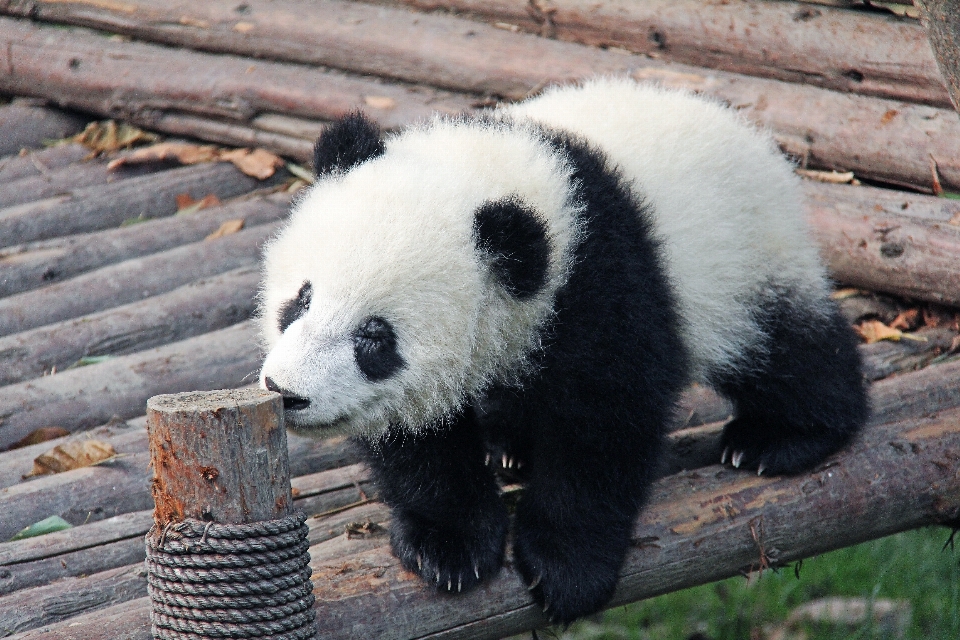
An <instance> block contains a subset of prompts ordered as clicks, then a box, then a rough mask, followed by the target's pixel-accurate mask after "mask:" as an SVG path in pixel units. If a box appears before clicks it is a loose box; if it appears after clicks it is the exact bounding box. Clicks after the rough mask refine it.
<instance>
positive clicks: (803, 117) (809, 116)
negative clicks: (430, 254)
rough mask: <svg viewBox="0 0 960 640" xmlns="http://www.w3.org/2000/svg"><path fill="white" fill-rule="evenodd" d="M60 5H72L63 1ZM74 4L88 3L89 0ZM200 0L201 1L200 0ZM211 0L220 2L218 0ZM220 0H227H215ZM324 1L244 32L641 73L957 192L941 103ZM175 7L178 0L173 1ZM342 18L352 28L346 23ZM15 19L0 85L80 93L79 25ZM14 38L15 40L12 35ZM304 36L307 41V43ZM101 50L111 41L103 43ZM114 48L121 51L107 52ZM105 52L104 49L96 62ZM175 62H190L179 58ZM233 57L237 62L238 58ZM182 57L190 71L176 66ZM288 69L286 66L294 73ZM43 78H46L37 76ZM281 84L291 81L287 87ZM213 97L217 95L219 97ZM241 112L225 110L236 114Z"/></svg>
mask: <svg viewBox="0 0 960 640" xmlns="http://www.w3.org/2000/svg"><path fill="white" fill-rule="evenodd" d="M69 4H70V5H71V6H72V4H73V3H69ZM86 6H87V8H89V5H86ZM131 6H136V5H131ZM203 6H206V3H204V4H203ZM216 6H218V7H220V6H221V4H220V3H218V4H217V5H216ZM222 7H227V4H226V3H225V0H224V2H223V3H222ZM324 7H325V8H330V9H336V12H334V13H332V14H330V13H328V12H324V13H323V14H322V15H317V14H316V13H315V12H314V13H310V14H308V15H311V20H305V19H304V18H303V15H305V14H296V15H295V16H294V17H293V18H291V20H294V19H295V20H296V22H295V23H294V24H295V26H296V28H294V27H293V26H290V25H287V26H286V27H284V25H283V23H281V22H280V19H279V18H277V21H276V22H271V19H270V18H269V17H267V16H273V15H275V13H276V12H279V7H278V6H276V5H274V4H271V5H270V9H269V11H264V12H261V13H263V14H264V15H263V16H261V15H260V14H259V13H258V14H257V16H258V17H257V18H256V22H255V23H249V24H255V27H256V28H255V29H253V31H256V30H257V29H260V28H263V29H267V27H270V28H271V29H273V31H271V33H272V34H273V35H274V36H276V38H275V39H279V40H281V42H282V43H283V45H284V47H283V51H281V52H280V53H281V54H282V53H284V52H289V51H290V50H294V49H295V50H303V51H307V50H320V49H321V48H320V46H319V44H317V42H318V41H316V40H314V39H313V38H312V37H310V34H308V37H306V39H305V40H304V36H302V35H300V34H301V30H302V29H306V27H305V26H304V25H305V24H309V23H311V22H316V23H317V24H321V23H323V24H326V23H325V22H324V21H325V20H329V19H331V17H330V16H331V15H333V16H335V17H336V18H338V19H339V21H338V22H337V25H338V26H337V28H332V27H331V29H330V30H329V33H324V36H323V38H324V39H323V40H322V42H327V43H329V45H328V47H324V48H323V49H322V50H323V51H326V50H327V48H329V49H331V50H335V51H336V52H337V53H336V56H337V57H336V59H330V60H327V61H326V64H335V65H337V66H340V67H341V68H344V69H348V70H351V71H357V72H362V73H371V74H373V73H375V74H377V75H382V76H389V77H393V78H400V79H403V80H406V81H411V82H431V83H437V84H442V85H443V86H446V87H449V88H454V89H458V90H461V91H472V92H487V93H493V94H496V95H500V96H503V97H506V98H510V99H515V98H522V97H524V96H526V95H528V94H529V93H531V92H535V91H537V90H539V89H540V88H541V87H543V86H545V85H546V84H549V83H554V82H566V81H571V80H576V79H581V78H585V77H590V76H594V75H597V74H632V75H633V76H634V77H636V78H638V79H641V80H648V81H655V82H659V83H661V84H664V85H667V86H671V87H678V88H685V89H688V90H694V91H701V92H704V93H707V94H709V95H713V96H715V97H717V98H720V99H721V100H724V101H726V102H728V103H730V104H731V105H734V106H735V107H737V108H738V109H740V110H741V111H742V112H743V113H744V114H745V115H746V116H747V117H748V118H749V119H751V120H753V121H755V122H757V123H759V124H761V125H762V126H764V127H767V128H769V129H771V130H772V131H773V132H774V133H775V134H776V136H777V137H778V140H779V141H780V143H781V145H783V146H784V147H785V149H787V150H788V152H790V153H791V154H793V155H795V156H797V157H798V158H801V160H803V162H804V163H805V164H809V165H810V166H814V167H823V168H828V169H839V170H844V171H846V170H853V171H856V172H857V174H858V175H859V176H861V177H865V178H869V179H874V180H879V181H884V182H889V183H892V184H899V185H906V186H910V187H911V188H917V189H927V190H928V191H929V190H932V177H931V169H930V159H931V157H933V158H934V159H935V161H936V163H937V166H938V172H939V178H940V183H941V184H942V186H943V188H945V189H948V190H950V189H952V190H956V191H960V152H958V150H957V146H956V145H955V144H953V141H954V140H957V139H960V121H958V120H957V118H956V117H955V115H954V114H953V113H952V112H951V111H949V110H946V109H939V108H934V107H929V106H925V105H916V104H908V103H903V102H899V101H894V100H883V99H876V98H870V97H866V96H860V95H854V94H841V93H837V92H834V91H829V90H825V89H820V88H817V87H812V86H804V85H798V84H792V83H787V82H781V81H775V80H767V79H760V78H752V77H749V76H743V75H738V74H733V73H729V72H724V71H713V70H705V69H702V68H697V67H690V66H686V65H682V64H673V63H663V62H658V61H654V60H650V59H647V58H645V57H641V56H637V55H623V54H621V53H615V52H612V51H602V50H599V49H595V48H592V47H585V46H582V45H577V44H574V43H568V42H559V41H554V40H548V39H545V38H539V37H537V36H533V35H530V34H525V33H511V32H509V31H504V30H502V29H497V28H494V27H492V26H489V25H485V24H481V23H476V22H470V21H466V20H463V19H460V18H455V17H450V16H442V15H423V14H418V13H413V12H408V11H399V10H392V11H391V10H389V9H387V8H383V7H369V6H367V5H363V4H361V3H335V2H333V0H328V2H327V3H324ZM186 9H187V8H186V7H184V10H186ZM228 9H229V11H232V10H233V6H232V5H230V6H229V7H228ZM305 10H306V9H305ZM194 11H196V10H194ZM178 15H180V14H178ZM182 15H187V16H189V15H192V14H190V13H185V14H182ZM276 15H280V14H279V13H276ZM357 16H359V17H357ZM351 17H352V18H351ZM348 18H349V19H348ZM225 20H226V19H225ZM178 21H179V18H178V19H177V20H176V21H174V23H163V25H164V26H163V28H164V29H169V30H173V31H176V29H177V28H179V27H178V26H177V24H178ZM188 21H189V20H188ZM318 21H319V22H318ZM161 22H162V21H161ZM201 22H202V21H201ZM351 23H352V24H353V26H352V27H351V26H349V25H351ZM227 25H228V22H224V25H223V27H222V29H232V28H233V22H229V26H227ZM244 28H246V27H244ZM25 29H27V27H25V26H24V25H21V24H11V23H10V21H4V20H0V45H2V44H3V43H4V42H9V46H10V47H11V51H13V55H14V56H15V57H17V59H18V60H19V59H20V58H19V57H18V56H20V54H19V53H18V52H23V56H21V57H24V58H25V59H24V60H22V61H21V62H20V64H19V66H16V65H15V68H16V69H17V72H16V73H17V74H18V75H17V77H16V78H14V79H13V80H11V79H10V78H9V77H5V76H3V75H0V89H2V88H3V86H4V84H5V83H7V82H9V83H12V84H15V85H16V86H18V87H20V88H19V89H17V90H19V91H23V92H33V93H34V94H43V95H47V94H49V95H50V96H51V97H53V96H71V98H70V99H71V100H79V101H83V95H84V94H85V92H89V91H90V85H91V83H94V79H93V78H89V77H86V76H82V74H74V75H71V76H69V77H64V76H62V74H57V75H56V76H55V77H54V73H53V70H54V69H58V68H62V66H63V65H67V63H68V62H69V59H71V58H75V57H77V56H82V55H86V54H81V53H80V51H81V50H84V51H86V49H83V47H88V48H89V47H92V46H94V45H92V44H89V43H88V42H87V40H86V39H85V35H84V34H76V33H71V34H69V35H64V34H63V32H62V31H61V32H58V34H57V39H56V45H57V47H59V48H60V49H57V51H60V50H62V51H63V53H62V54H60V53H57V54H56V55H54V51H52V50H49V49H50V47H48V48H44V49H43V50H42V53H41V52H39V51H36V52H34V53H30V55H27V52H26V49H24V48H25V47H30V46H34V45H32V44H31V43H33V42H34V41H35V40H40V39H42V37H43V35H44V34H45V33H46V32H47V29H44V28H36V27H30V29H33V31H31V30H29V29H27V30H25ZM201 31H202V34H201V36H198V37H203V38H207V37H209V36H210V34H209V33H207V31H209V29H207V30H201ZM253 31H251V33H252V32H253ZM4 34H6V35H4ZM281 36H282V37H281ZM283 38H286V39H285V40H284V39H283ZM24 39H26V43H25V44H23V43H21V40H24ZM305 42H309V45H308V44H305ZM259 44H263V43H262V42H260V43H259ZM81 45H82V46H81ZM51 46H52V45H51ZM95 46H96V48H97V49H96V50H97V52H98V53H97V55H98V56H99V55H101V54H100V53H99V52H100V51H101V49H102V48H103V47H116V52H117V59H114V58H110V60H109V63H110V65H115V66H116V67H117V68H116V69H115V70H113V71H112V72H110V73H104V76H103V77H115V76H116V77H127V76H131V77H132V76H146V77H150V76H149V74H148V72H147V69H146V67H144V68H142V69H141V68H140V67H139V66H137V69H138V70H137V71H133V70H132V68H133V67H134V65H135V64H136V65H147V64H149V62H150V60H151V59H152V56H156V55H157V54H156V52H155V51H154V50H153V49H150V47H149V45H141V44H139V43H104V42H103V39H102V38H97V39H96V45H95ZM231 46H233V41H231ZM278 46H279V45H278ZM68 49H69V51H68ZM110 50H111V51H113V49H112V48H111V49H110ZM30 51H34V50H33V49H31V50H30ZM248 51H250V52H251V53H254V54H256V55H267V54H264V53H263V52H262V51H261V50H259V49H257V50H253V49H249V48H248ZM121 52H122V53H121ZM176 54H177V55H178V56H180V55H182V56H183V60H184V63H183V64H184V65H186V66H184V67H183V68H184V69H185V71H184V73H183V74H182V75H183V76H184V77H191V74H192V76H198V77H202V76H203V74H204V73H206V71H205V70H206V69H207V68H211V67H214V68H215V67H216V64H215V62H216V60H208V58H216V59H217V60H219V59H220V58H224V59H226V58H227V57H226V56H212V55H211V54H200V53H193V52H186V51H182V52H181V51H178V52H176ZM164 55H165V56H166V58H167V59H164V60H163V62H164V70H163V74H164V75H163V77H164V78H168V77H171V76H170V74H169V69H168V66H169V62H168V58H169V57H170V56H171V55H172V53H171V52H169V51H166V53H165V54H164ZM271 55H279V54H271ZM289 55H293V54H289ZM330 55H333V54H332V53H331V54H330ZM121 57H122V58H123V59H122V60H120V59H119V58H121ZM230 59H231V60H233V58H230ZM106 60H107V58H106V57H105V56H104V64H106ZM187 60H190V61H193V62H190V63H189V64H188V62H187ZM244 64H245V65H247V66H249V61H248V62H245V63H244ZM261 64H267V63H260V62H257V63H255V64H254V65H253V67H254V68H255V69H256V68H259V67H258V65H261ZM270 64H276V63H270ZM56 65H61V66H59V67H58V66H56ZM51 67H52V68H51ZM121 67H122V68H121ZM188 67H189V68H191V69H194V71H192V72H188V71H186V69H187V68H188ZM277 67H278V69H277V73H276V74H275V76H276V77H272V78H271V79H270V86H272V87H276V89H275V91H276V92H282V91H283V86H287V85H285V84H281V83H286V82H292V83H293V84H292V85H290V86H291V87H295V88H296V90H298V91H299V90H302V87H304V86H310V87H313V86H315V85H314V84H311V83H308V82H306V80H305V78H304V76H303V71H302V70H301V69H299V67H296V65H283V64H278V65H277ZM82 68H83V67H82V66H81V69H82ZM111 68H112V67H111ZM280 69H287V70H288V72H287V73H280ZM291 70H296V73H292V71H291ZM233 71H237V70H233ZM98 72H99V70H98ZM224 72H226V70H224ZM228 75H229V74H228ZM241 75H242V74H241ZM291 76H296V77H295V78H292V77H291ZM51 77H52V78H53V79H49V80H48V78H51ZM97 77H98V78H99V77H101V76H99V75H98V76H97ZM178 77H179V76H178ZM231 77H233V76H231ZM278 85H279V86H278ZM147 89H149V91H150V92H152V93H149V95H148V96H146V97H145V98H143V100H146V99H147V98H149V99H150V100H156V101H158V102H164V101H166V102H167V103H170V104H167V106H166V107H164V108H174V107H176V108H183V109H187V107H186V106H184V105H180V104H179V103H177V104H173V103H174V102H176V100H174V98H177V97H178V96H180V95H182V92H181V87H180V86H179V83H178V86H177V92H175V93H171V92H172V91H173V90H172V89H171V88H170V87H168V86H166V85H163V83H160V84H151V85H149V86H148V87H146V88H143V90H142V94H145V93H146V92H147ZM221 90H225V89H223V88H222V87H220V85H218V87H217V89H216V90H214V89H210V88H202V87H201V88H197V89H196V94H191V95H192V97H193V102H194V103H198V104H202V103H203V101H204V100H205V99H206V100H207V102H209V97H210V96H211V95H219V94H218V93H217V91H221ZM292 90H294V89H292V88H291V89H289V90H287V92H289V91H292ZM238 91H239V89H238ZM121 93H122V92H121ZM142 94H141V95H142ZM111 95H114V94H113V93H111ZM123 95H126V94H123ZM246 95H247V94H243V96H246ZM367 95H368V96H369V95H370V94H369V93H368V94H367ZM380 95H381V96H382V97H390V98H391V99H392V100H393V101H394V103H396V104H398V105H399V104H400V102H399V101H397V100H396V98H392V97H391V96H390V95H388V94H387V93H384V92H381V94H380ZM151 96H152V97H151ZM168 96H173V97H168ZM459 99H460V102H458V103H457V104H458V105H459V107H461V108H466V107H467V106H469V105H470V104H471V102H472V101H471V100H467V99H464V98H463V97H461V98H459ZM115 100H116V99H115ZM143 100H141V102H143ZM238 100H239V98H238ZM223 101H225V102H229V101H227V100H226V98H224V100H223ZM308 102H309V101H308V100H307V98H305V97H298V98H297V99H291V101H290V104H296V105H297V108H290V107H287V108H278V105H277V104H275V103H274V104H270V105H264V109H266V110H269V111H271V112H274V113H289V114H292V115H304V116H307V117H319V118H329V117H333V116H334V114H333V113H332V111H333V110H331V109H312V110H311V109H307V108H303V106H302V105H304V104H307V103H308ZM369 103H373V104H374V105H376V104H391V103H390V102H383V101H379V100H367V101H366V103H364V102H363V101H362V100H360V99H359V97H358V98H357V99H356V100H355V101H354V102H352V103H351V105H365V108H367V110H368V111H370V112H371V113H372V115H373V116H375V117H377V118H378V119H380V120H382V121H383V122H386V123H387V124H389V122H388V121H385V120H383V118H382V114H380V112H379V111H378V109H377V108H375V107H371V105H370V104H369ZM243 104H248V103H247V102H244V103H243ZM434 104H435V105H436V108H438V109H440V110H444V109H445V104H446V103H443V102H436V103H434ZM84 105H85V106H84V108H87V109H89V110H91V111H94V112H97V113H103V112H104V110H105V106H104V105H103V104H102V100H101V101H100V102H98V101H97V100H93V99H92V98H91V99H90V100H87V101H86V102H84ZM140 106H142V105H140ZM321 112H322V113H321ZM241 115H242V114H237V117H238V118H239V117H241ZM418 115H421V114H418ZM401 121H403V122H406V121H409V120H403V119H398V120H397V121H396V122H397V123H398V124H399V123H400V122H401Z"/></svg>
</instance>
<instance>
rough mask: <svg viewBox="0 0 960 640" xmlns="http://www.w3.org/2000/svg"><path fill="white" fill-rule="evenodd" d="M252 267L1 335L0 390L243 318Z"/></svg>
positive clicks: (255, 272) (254, 274)
mask: <svg viewBox="0 0 960 640" xmlns="http://www.w3.org/2000/svg"><path fill="white" fill-rule="evenodd" d="M259 281H260V270H259V268H258V267H257V266H256V265H251V266H249V267H241V268H240V269H235V270H233V271H228V272H227V273H224V274H221V275H218V276H213V277H210V278H205V279H203V280H197V281H196V282H191V283H190V284H187V285H184V286H182V287H179V288H177V289H174V290H173V291H170V292H168V293H164V294H161V295H158V296H153V297H150V298H147V299H145V300H141V301H139V302H132V303H130V304H125V305H122V306H119V307H114V308H112V309H107V310H106V311H101V312H100V313H93V314H90V315H87V316H82V317H80V318H74V319H71V320H64V321H63V322H56V323H54V324H48V325H45V326H42V327H37V328H36V329H32V330H30V331H23V332H20V333H15V334H13V335H9V336H3V337H0V386H2V385H8V384H15V383H17V382H22V381H24V380H29V379H30V378H36V377H40V376H42V375H44V374H46V373H49V372H51V371H61V372H62V371H64V370H65V369H67V368H68V367H70V366H71V365H73V364H75V363H76V362H78V361H79V360H80V358H83V357H85V356H118V355H125V354H129V353H134V352H136V351H142V350H144V349H149V348H150V347H156V346H160V345H163V344H167V343H169V342H176V341H178V340H185V339H187V338H192V337H194V336H198V335H201V334H203V333H207V332H209V331H216V330H218V329H223V328H225V327H229V326H230V325H233V324H236V323H238V322H242V321H243V320H248V319H249V318H250V317H251V316H252V315H253V313H254V311H255V309H256V295H257V285H258V283H259Z"/></svg>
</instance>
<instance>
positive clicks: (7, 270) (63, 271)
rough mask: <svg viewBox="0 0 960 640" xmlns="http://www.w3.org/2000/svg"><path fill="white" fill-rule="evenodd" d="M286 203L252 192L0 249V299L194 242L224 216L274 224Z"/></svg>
mask: <svg viewBox="0 0 960 640" xmlns="http://www.w3.org/2000/svg"><path fill="white" fill-rule="evenodd" d="M289 204H290V194H287V193H278V194H271V195H268V196H261V195H257V196H252V197H247V198H244V199H242V200H236V201H231V202H227V203H225V204H224V205H222V206H219V207H213V208H210V209H203V210H202V211H199V212H197V213H196V214H191V215H180V216H175V217H174V216H167V217H165V218H156V219H152V220H147V221H145V222H142V223H138V224H135V225H128V226H125V227H119V228H116V229H107V230H105V231H95V232H91V233H83V234H76V235H71V236H61V237H59V238H54V239H51V240H41V241H38V242H30V243H25V244H21V245H14V246H12V247H7V248H6V249H0V298H2V297H4V296H8V295H11V294H14V293H21V292H23V291H28V290H30V289H35V288H38V287H41V286H46V285H50V284H52V283H55V282H62V281H64V280H66V279H67V278H70V277H73V276H76V275H78V274H81V273H84V272H87V271H90V270H92V269H95V268H97V267H103V266H106V265H109V264H114V263H117V262H121V261H123V260H127V259H130V258H135V257H138V256H143V255H147V254H151V253H158V252H160V251H164V250H166V249H172V248H175V247H178V246H180V245H183V244H189V243H192V242H198V241H200V240H203V239H204V238H205V237H207V236H208V235H209V234H211V233H213V232H214V231H216V230H217V229H218V228H219V227H220V225H222V224H223V223H224V222H226V221H228V220H238V219H239V220H243V225H244V227H245V228H250V227H255V226H257V225H260V224H264V223H270V222H276V221H278V220H280V219H281V218H283V217H284V216H285V215H286V213H287V210H288V208H289ZM0 351H2V349H0Z"/></svg>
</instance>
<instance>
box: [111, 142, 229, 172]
mask: <svg viewBox="0 0 960 640" xmlns="http://www.w3.org/2000/svg"><path fill="white" fill-rule="evenodd" d="M219 156H220V151H219V149H217V148H216V147H214V146H211V145H199V144H187V143H186V142H161V143H159V144H154V145H151V146H149V147H143V148H142V149H137V150H136V151H134V152H133V153H129V154H127V155H125V156H123V157H121V158H117V159H116V160H111V161H110V164H108V165H107V168H108V169H115V168H117V167H122V166H124V165H128V164H148V163H151V162H169V161H173V160H175V161H177V162H179V163H180V164H199V163H201V162H214V161H216V160H218V159H219Z"/></svg>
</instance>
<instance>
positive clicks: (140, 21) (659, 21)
mask: <svg viewBox="0 0 960 640" xmlns="http://www.w3.org/2000/svg"><path fill="white" fill-rule="evenodd" d="M380 4H381V5H382V4H383V3H380ZM393 4H395V5H406V6H409V7H413V8H416V9H420V10H425V11H438V10H440V11H444V10H446V11H451V10H452V11H456V12H458V13H466V14H468V15H471V16H475V17H478V18H480V19H482V20H487V21H489V22H493V23H500V24H504V23H507V25H508V26H514V27H519V28H520V29H523V30H524V31H527V32H532V33H537V34H541V35H544V34H545V35H548V36H549V37H555V38H559V39H560V40H566V41H572V42H577V43H581V44H587V45H592V46H600V47H604V48H607V47H617V48H622V49H625V50H629V51H633V52H635V53H642V54H648V55H655V56H657V57H659V58H662V59H664V60H672V61H675V62H682V63H686V64H691V65H696V66H703V67H711V68H717V69H725V70H728V71H733V72H736V73H743V74H747V75H759V76H765V77H770V78H775V79H778V80H785V81H788V82H797V83H805V84H813V85H817V86H823V87H826V88H830V89H834V90H841V91H851V92H858V93H865V94H869V95H878V96H882V97H889V98H893V99H897V100H907V101H912V102H925V103H930V104H936V105H938V106H949V105H950V99H949V96H948V95H947V92H946V89H945V88H944V86H943V82H942V80H941V78H940V74H939V73H938V71H937V67H936V61H935V60H934V58H933V55H932V53H931V51H930V46H929V44H928V43H927V39H926V34H925V33H924V31H923V29H922V28H921V27H920V25H918V24H915V23H904V22H903V21H901V20H897V19H896V18H895V17H894V16H892V15H889V16H886V15H872V14H852V13H850V12H848V11H839V10H834V9H810V8H808V7H804V6H803V5H802V4H799V3H796V2H776V3H770V2H758V1H756V0H752V1H749V2H739V3H737V4H733V5H728V4H713V3H707V2H703V1H702V0H678V1H672V0H654V1H652V2H650V1H648V2H643V3H636V2H629V1H628V0H619V1H615V2H607V3H603V4H601V5H598V4H597V3H595V2H590V1H589V0H557V1H553V2H551V3H550V4H549V5H548V8H547V9H546V10H543V9H537V6H538V5H530V4H529V3H523V2H516V1H510V0H498V1H494V2H487V1H485V0H484V1H481V0H394V2H393ZM0 11H2V12H4V13H7V14H8V15H20V16H23V15H27V14H28V12H29V16H30V17H31V18H33V19H40V20H44V21H49V22H54V23H60V24H73V25H80V26H86V27H92V28H96V29H104V30H106V31H111V32H115V33H122V34H125V35H129V36H133V37H136V38H141V39H145V40H152V41H155V42H163V43H166V44H171V45H177V46H187V47H190V48H193V49H199V50H204V51H213V52H218V53H243V54H246V55H252V56H255V57H266V58H273V59H279V60H292V61H296V62H302V63H307V64H324V65H329V66H332V67H338V68H342V69H354V70H356V71H364V72H366V73H372V74H374V75H392V76H393V77H402V78H406V79H411V78H412V77H414V76H416V77H417V81H418V82H423V83H425V84H437V85H439V86H449V87H451V88H457V89H461V88H462V85H461V84H460V83H459V82H457V81H456V80H454V79H452V78H447V77H446V74H447V72H448V70H449V69H448V67H447V66H445V65H442V64H437V63H434V62H433V60H432V59H433V58H441V57H442V55H440V51H441V46H440V43H439V41H440V39H441V38H443V37H444V36H449V35H450V34H452V33H453V32H455V30H453V29H451V27H450V25H456V24H458V21H457V20H455V19H450V18H449V17H447V16H443V15H431V14H426V15H424V14H416V13H409V12H403V11H396V10H392V9H390V8H384V7H383V6H364V5H362V4H358V3H351V2H340V1H331V0H326V1H324V2H309V1H307V0H284V1H282V2H269V3H268V2H264V1H262V0H261V1H259V2H257V1H254V2H249V3H247V4H246V11H245V13H244V14H243V16H242V17H239V18H238V16H237V13H236V11H235V6H234V5H233V4H231V3H230V2H227V1H226V0H217V1H214V2H204V3H189V2H162V1H161V0H136V1H135V2H131V3H126V4H124V5H123V6H122V7H121V6H116V5H104V4H103V3H100V2H95V1H94V0H84V1H81V2H71V3H62V2H56V1H55V0H42V1H40V2H35V3H32V4H30V5H29V7H28V6H27V5H19V6H18V5H17V3H10V2H9V0H8V2H7V6H4V5H3V3H0ZM305 16H309V19H304V17H305ZM238 20H240V21H242V23H243V24H245V25H249V28H247V27H244V28H242V29H240V30H238V29H237V28H236V27H235V25H236V24H238ZM460 24H463V23H462V22H460ZM389 25H394V26H393V27H392V28H393V31H394V33H393V37H389V38H382V37H380V36H379V33H378V32H382V31H383V30H385V29H388V28H390V27H389ZM469 28H470V27H469V25H468V24H467V25H463V27H462V28H461V29H460V30H459V32H460V33H463V32H464V31H465V30H469ZM441 34H442V35H441ZM475 35H476V34H474V36H470V37H475ZM375 39H376V40H375ZM413 42H416V43H417V44H418V45H419V47H421V49H420V50H421V51H422V52H423V53H421V54H420V55H419V59H418V56H417V54H415V53H413V52H412V51H411V49H410V48H408V47H405V46H404V43H413ZM358 50H362V51H371V50H372V51H371V53H372V54H373V55H366V56H363V57H362V59H360V60H357V59H356V55H355V52H356V51H358ZM498 52H499V50H498V49H495V48H494V49H490V50H489V51H488V59H487V60H486V61H482V62H483V63H484V64H489V65H494V64H498V63H500V62H501V61H500V60H498V59H497V58H499V56H500V55H501V54H499V53H498ZM490 57H493V59H490ZM425 59H426V60H425ZM424 62H426V63H427V64H424ZM358 64H362V65H366V66H365V68H363V69H360V68H357V65H358ZM398 64H402V65H404V71H403V72H402V73H390V70H392V69H396V68H397V65H398ZM473 64H474V65H476V64H477V63H476V62H474V63H473ZM435 66H436V68H434V67H435ZM490 75H495V74H494V73H491V74H490ZM492 89H493V87H489V86H486V85H485V84H483V83H478V84H476V85H474V89H473V90H474V91H477V92H479V93H487V92H494V93H496V91H492Z"/></svg>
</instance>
